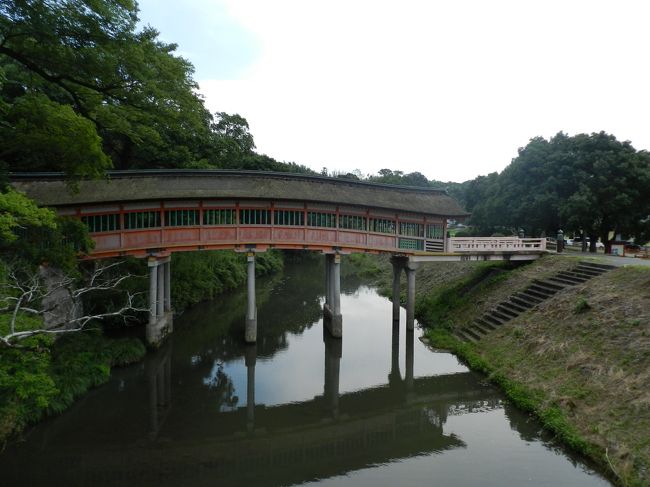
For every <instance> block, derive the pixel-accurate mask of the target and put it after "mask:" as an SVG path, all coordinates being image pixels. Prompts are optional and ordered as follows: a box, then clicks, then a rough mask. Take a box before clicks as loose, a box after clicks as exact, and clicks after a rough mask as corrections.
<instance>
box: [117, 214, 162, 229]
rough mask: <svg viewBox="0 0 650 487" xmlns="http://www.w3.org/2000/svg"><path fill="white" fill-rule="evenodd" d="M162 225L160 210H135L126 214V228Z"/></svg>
mask: <svg viewBox="0 0 650 487" xmlns="http://www.w3.org/2000/svg"><path fill="white" fill-rule="evenodd" d="M159 226H160V212H159V211H134V212H131V213H125V214H124V228H126V229H129V230H130V229H136V228H154V227H159Z"/></svg>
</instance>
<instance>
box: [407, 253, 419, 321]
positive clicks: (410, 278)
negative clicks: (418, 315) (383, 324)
mask: <svg viewBox="0 0 650 487" xmlns="http://www.w3.org/2000/svg"><path fill="white" fill-rule="evenodd" d="M416 269H417V264H415V263H413V262H409V263H408V265H407V266H406V329H407V330H412V329H413V328H414V327H415V270H416Z"/></svg>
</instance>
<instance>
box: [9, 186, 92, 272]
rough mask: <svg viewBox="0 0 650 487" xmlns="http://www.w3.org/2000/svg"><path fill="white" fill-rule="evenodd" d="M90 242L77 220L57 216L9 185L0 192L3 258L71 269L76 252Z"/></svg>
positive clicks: (74, 266) (73, 268) (84, 250)
mask: <svg viewBox="0 0 650 487" xmlns="http://www.w3.org/2000/svg"><path fill="white" fill-rule="evenodd" d="M92 245H93V242H92V240H91V238H90V237H89V235H88V230H87V228H86V226H85V225H84V224H83V223H82V222H81V221H79V220H77V219H74V218H68V217H57V216H56V214H55V213H54V212H53V211H51V210H49V209H47V208H39V207H38V206H37V205H36V203H34V202H33V201H32V200H30V199H29V198H27V197H26V196H25V195H23V194H21V193H18V192H17V191H14V190H13V189H11V188H10V187H7V188H6V189H5V191H4V192H0V250H2V252H3V254H4V258H5V259H10V260H18V261H22V262H23V263H24V264H25V265H27V266H36V265H38V264H41V263H43V262H49V263H50V264H52V265H55V266H57V267H59V268H61V269H64V270H65V271H68V272H71V273H74V272H75V269H76V265H77V254H78V253H79V252H88V251H89V250H90V249H91V248H92Z"/></svg>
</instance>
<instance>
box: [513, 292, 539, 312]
mask: <svg viewBox="0 0 650 487" xmlns="http://www.w3.org/2000/svg"><path fill="white" fill-rule="evenodd" d="M510 301H512V302H513V303H515V304H519V305H521V306H523V307H525V308H528V309H530V308H532V307H534V306H535V305H537V303H538V301H536V300H532V299H530V298H529V297H528V296H520V295H519V293H516V294H513V295H512V296H510Z"/></svg>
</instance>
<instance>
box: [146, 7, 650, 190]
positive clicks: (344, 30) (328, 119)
mask: <svg viewBox="0 0 650 487" xmlns="http://www.w3.org/2000/svg"><path fill="white" fill-rule="evenodd" d="M139 4H140V9H141V12H140V17H141V19H142V20H143V21H144V22H145V23H148V24H150V25H152V26H154V27H156V28H157V29H158V30H159V31H160V32H161V38H162V39H163V40H165V41H167V42H175V43H177V44H178V46H179V48H178V54H180V55H182V56H183V57H185V58H187V59H188V60H190V61H191V62H192V63H193V64H194V66H195V67H196V73H195V79H196V80H197V81H198V83H199V85H200V91H201V93H202V94H203V95H204V97H205V101H206V105H207V106H208V108H209V109H210V110H211V111H212V112H216V111H225V112H228V113H239V114H240V115H242V116H244V117H245V118H246V119H247V120H248V122H249V124H250V128H251V132H252V134H253V136H254V138H255V143H256V145H257V150H258V152H260V153H264V154H268V155H269V156H272V157H274V158H276V159H278V160H281V161H293V162H297V163H300V164H305V165H307V166H309V167H311V168H313V169H315V170H320V169H321V168H322V167H327V168H328V169H329V170H330V171H345V172H347V171H352V170H355V169H358V170H360V171H361V172H362V173H363V174H368V173H371V174H374V173H376V172H377V171H378V170H379V169H382V168H390V169H399V170H402V171H404V172H412V171H420V172H421V173H423V174H425V175H426V176H427V177H428V178H429V179H437V180H443V181H458V182H460V181H464V180H467V179H471V178H474V177H476V176H478V175H481V174H488V173H490V172H494V171H501V170H502V169H503V168H504V167H505V166H507V165H508V164H509V163H510V161H511V160H512V158H513V157H515V156H516V155H517V148H519V147H522V146H524V145H526V143H527V142H528V140H529V139H530V138H532V137H535V136H538V135H541V136H544V137H550V136H552V135H553V134H555V133H557V132H558V131H564V132H568V133H569V134H575V133H581V132H597V131H600V130H605V131H606V132H609V133H612V134H614V135H615V136H616V137H617V138H618V139H619V140H630V141H631V142H632V143H633V145H634V146H635V147H636V148H637V149H649V148H650V131H649V130H648V128H649V123H648V117H650V58H649V57H648V52H649V48H650V29H649V28H648V21H649V20H650V2H648V1H643V0H640V1H625V0H618V1H598V0H585V1H582V0H571V1H568V0H563V1H551V0H544V1H521V0H517V1H496V0H492V1H485V0H477V1H462V0H456V1H452V0H448V1H445V2H442V1H434V0H429V1H427V0H421V1H416V0H399V1H397V0H395V1H390V2H389V1H381V0H367V1H363V0H341V1H339V0H327V1H310V0H183V1H179V0H140V1H139Z"/></svg>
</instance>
